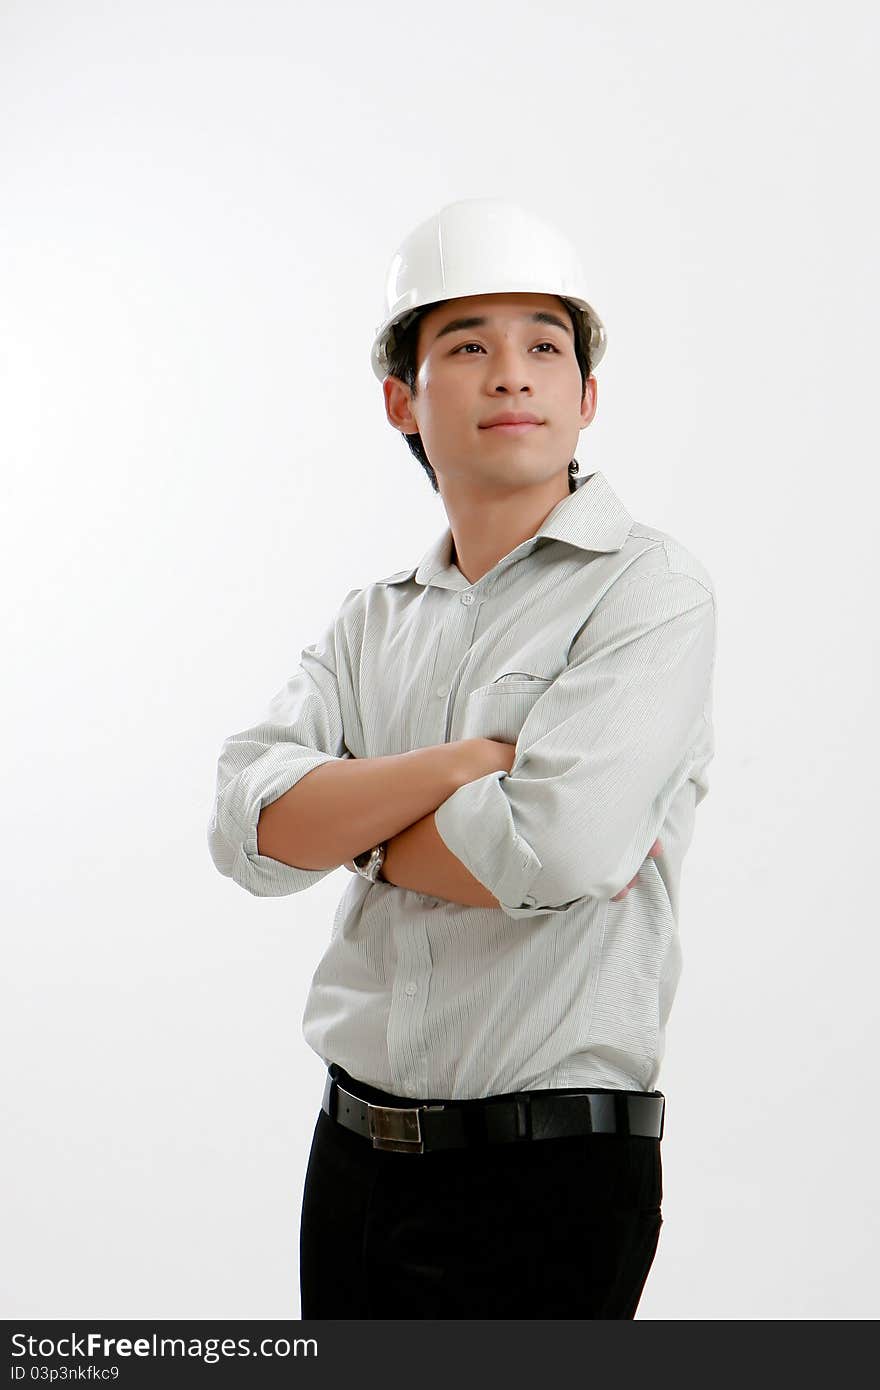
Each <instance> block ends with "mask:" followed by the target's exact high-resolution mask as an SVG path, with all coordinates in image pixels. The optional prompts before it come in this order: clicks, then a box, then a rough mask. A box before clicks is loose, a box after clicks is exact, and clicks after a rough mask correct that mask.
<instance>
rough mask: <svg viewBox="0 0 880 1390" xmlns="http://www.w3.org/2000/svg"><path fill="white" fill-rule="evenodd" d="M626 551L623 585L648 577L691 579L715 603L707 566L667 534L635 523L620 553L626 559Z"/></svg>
mask: <svg viewBox="0 0 880 1390" xmlns="http://www.w3.org/2000/svg"><path fill="white" fill-rule="evenodd" d="M628 551H629V552H631V560H630V563H628V564H627V565H626V566H625V568H622V570H621V574H620V582H621V583H622V584H629V583H635V582H636V581H637V580H640V579H645V580H647V578H648V576H655V577H656V578H658V579H660V578H662V577H663V576H668V577H669V578H670V580H672V579H673V578H674V577H676V576H678V577H680V578H681V580H682V581H685V580H692V581H694V583H696V584H699V585H700V586H701V587H702V588H703V589H705V590H706V592H707V593H708V594H710V595H711V597H712V599H713V600H714V598H715V585H714V582H713V580H712V576H711V574H710V573H709V570H708V568H707V566H706V565H705V564H704V563H703V561H702V560H701V559H700V558H699V556H698V555H696V554H695V552H694V551H693V550H691V549H690V547H689V546H687V545H685V544H684V542H683V541H681V540H679V539H678V537H676V536H673V535H670V533H669V532H668V531H661V530H659V528H658V527H656V526H648V525H646V524H645V523H644V522H642V521H634V522H633V524H632V526H631V528H630V533H629V538H628V540H627V541H626V544H625V545H624V547H623V552H622V554H623V555H624V556H626V553H627V552H628Z"/></svg>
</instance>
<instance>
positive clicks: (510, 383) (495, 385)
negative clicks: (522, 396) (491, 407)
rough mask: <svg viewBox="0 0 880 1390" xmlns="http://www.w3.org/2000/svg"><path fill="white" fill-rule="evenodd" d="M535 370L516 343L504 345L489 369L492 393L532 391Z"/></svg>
mask: <svg viewBox="0 0 880 1390" xmlns="http://www.w3.org/2000/svg"><path fill="white" fill-rule="evenodd" d="M533 370H534V368H533V367H532V366H531V364H530V362H529V361H528V359H527V358H526V357H524V356H523V353H522V351H521V349H519V348H518V347H517V346H516V345H515V344H514V343H509V344H502V346H501V347H500V348H499V349H498V351H497V352H496V354H495V356H494V357H493V359H492V364H491V366H490V368H489V389H490V391H511V392H514V393H516V392H519V391H531V389H532V371H533Z"/></svg>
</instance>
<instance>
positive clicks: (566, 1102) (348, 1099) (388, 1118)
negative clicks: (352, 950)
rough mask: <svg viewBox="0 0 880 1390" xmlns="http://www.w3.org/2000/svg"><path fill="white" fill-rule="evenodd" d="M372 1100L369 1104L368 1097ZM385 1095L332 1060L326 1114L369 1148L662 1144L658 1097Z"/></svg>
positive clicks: (590, 1090) (574, 1091) (579, 1092)
mask: <svg viewBox="0 0 880 1390" xmlns="http://www.w3.org/2000/svg"><path fill="white" fill-rule="evenodd" d="M370 1097H373V1099H370ZM376 1097H382V1098H383V1100H387V1099H389V1093H387V1092H380V1091H377V1089H376V1088H375V1087H371V1086H369V1085H367V1084H366V1083H365V1082H362V1081H359V1080H358V1079H357V1078H356V1077H352V1076H350V1075H349V1073H348V1072H346V1071H345V1070H344V1069H343V1068H342V1067H339V1066H338V1065H337V1064H336V1063H335V1062H333V1063H331V1064H330V1066H329V1067H328V1070H327V1080H326V1083H325V1085H324V1096H323V1099H322V1102H321V1105H322V1108H323V1110H324V1111H325V1112H326V1114H327V1115H329V1117H330V1119H331V1120H335V1121H336V1123H337V1124H341V1125H343V1126H344V1127H345V1128H346V1129H350V1130H352V1131H353V1132H354V1133H356V1134H360V1135H363V1136H364V1137H365V1138H369V1139H371V1140H372V1144H373V1148H375V1149H386V1150H393V1151H396V1152H400V1153H429V1152H432V1151H434V1150H437V1149H458V1148H468V1147H472V1146H478V1145H483V1144H500V1143H516V1142H529V1141H532V1140H536V1139H558V1138H564V1137H565V1136H567V1135H578V1134H620V1135H642V1136H646V1137H648V1138H652V1139H662V1138H663V1127H664V1120H665V1112H666V1097H665V1096H664V1095H663V1092H662V1091H616V1090H603V1089H601V1088H599V1087H572V1088H567V1089H564V1090H553V1091H541V1090H538V1091H516V1092H511V1093H509V1094H505V1095H498V1096H487V1097H485V1098H478V1099H474V1100H435V1101H421V1100H417V1099H414V1098H412V1097H409V1096H399V1097H398V1096H394V1097H390V1099H392V1100H393V1102H394V1103H393V1104H385V1103H380V1102H379V1101H378V1100H376V1099H375V1098H376Z"/></svg>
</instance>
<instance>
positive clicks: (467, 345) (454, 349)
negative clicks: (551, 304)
mask: <svg viewBox="0 0 880 1390" xmlns="http://www.w3.org/2000/svg"><path fill="white" fill-rule="evenodd" d="M535 346H536V347H549V348H552V349H553V351H554V352H555V353H556V355H557V356H559V348H558V347H557V346H556V344H555V343H549V342H548V343H536V344H535ZM467 347H478V348H480V349H481V351H482V348H481V345H480V344H479V343H462V344H461V346H460V347H457V348H453V350H452V352H451V353H450V354H449V355H450V357H454V356H455V354H456V353H457V352H461V350H462V348H467ZM540 355H541V356H542V357H546V355H547V354H546V353H541V354H540Z"/></svg>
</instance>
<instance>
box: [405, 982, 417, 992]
mask: <svg viewBox="0 0 880 1390" xmlns="http://www.w3.org/2000/svg"><path fill="white" fill-rule="evenodd" d="M417 989H418V985H417V984H415V982H414V981H413V980H410V982H409V984H408V985H407V987H406V992H407V994H415V992H416V990H417Z"/></svg>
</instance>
